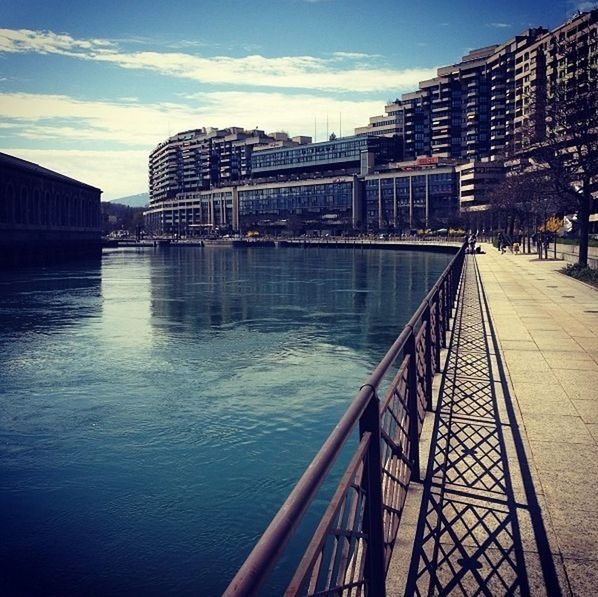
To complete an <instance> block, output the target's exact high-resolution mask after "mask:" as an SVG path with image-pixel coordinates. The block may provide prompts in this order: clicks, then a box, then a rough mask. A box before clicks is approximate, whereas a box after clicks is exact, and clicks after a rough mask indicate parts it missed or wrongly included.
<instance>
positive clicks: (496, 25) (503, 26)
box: [488, 23, 512, 29]
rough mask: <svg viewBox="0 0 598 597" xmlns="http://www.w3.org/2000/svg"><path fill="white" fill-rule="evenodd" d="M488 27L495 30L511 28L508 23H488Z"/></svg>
mask: <svg viewBox="0 0 598 597" xmlns="http://www.w3.org/2000/svg"><path fill="white" fill-rule="evenodd" d="M488 27H494V28H496V29H508V28H509V27H512V25H511V24H510V23H488Z"/></svg>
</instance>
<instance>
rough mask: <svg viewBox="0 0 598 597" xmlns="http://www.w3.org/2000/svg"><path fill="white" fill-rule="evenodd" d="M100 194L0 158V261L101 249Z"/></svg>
mask: <svg viewBox="0 0 598 597" xmlns="http://www.w3.org/2000/svg"><path fill="white" fill-rule="evenodd" d="M101 193H102V191H101V190H100V189H97V188H95V187H92V186H90V185H87V184H85V183H82V182H79V181H77V180H74V179H72V178H69V177H67V176H64V175H62V174H59V173H58V172H53V171H52V170H48V169H47V168H42V167H41V166H38V165H37V164H34V163H32V162H28V161H26V160H21V159H19V158H16V157H14V156H10V155H7V154H4V153H0V262H3V263H11V262H17V261H19V260H20V258H21V257H23V258H25V257H35V256H36V255H49V254H56V255H65V256H68V255H75V254H80V253H86V252H89V251H97V250H99V248H100V247H101V209H100V195H101Z"/></svg>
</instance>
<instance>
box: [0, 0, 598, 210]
mask: <svg viewBox="0 0 598 597" xmlns="http://www.w3.org/2000/svg"><path fill="white" fill-rule="evenodd" d="M81 5H82V6H81ZM591 6H592V3H591V2H585V1H577V0H552V1H547V2H546V1H540V0H519V1H515V0H503V1H501V2H486V3H483V2H479V0H477V1H471V0H453V1H452V2H448V1H447V2H445V1H442V2H440V1H439V2H431V1H425V0H424V1H420V2H406V1H404V0H394V1H391V0H388V1H387V0H380V1H376V0H371V1H370V2H364V1H363V0H360V1H353V0H244V1H241V0H195V1H185V2H176V1H173V2H169V3H166V2H164V1H163V0H162V1H160V2H154V1H153V0H146V1H145V2H140V1H137V0H127V1H126V2H125V1H123V0H119V1H105V0H97V1H95V2H87V1H83V2H80V3H74V2H72V1H68V2H67V1H57V0H47V1H45V2H35V1H30V0H20V1H18V2H16V1H12V0H0V151H3V152H6V153H10V154H13V155H17V156H19V157H22V158H24V159H28V160H32V161H34V162H37V163H39V164H41V165H44V166H46V167H49V168H52V169H55V170H59V171H61V172H63V173H65V174H68V175H70V176H74V177H76V178H79V179H80V180H83V181H85V182H88V183H90V184H94V185H96V186H99V187H100V188H101V189H103V190H104V195H103V197H104V199H112V198H115V197H119V196H123V195H129V194H135V193H139V192H143V191H146V190H147V156H148V153H149V152H150V151H151V149H152V148H153V147H154V146H155V145H156V144H158V143H159V142H161V141H163V140H164V139H165V138H166V137H168V136H169V134H174V133H176V132H178V131H182V130H187V129H191V128H198V127H201V126H217V127H226V126H242V127H245V128H253V127H256V126H257V127H259V128H261V129H264V130H265V131H266V132H273V131H277V130H284V131H287V132H288V133H289V134H291V135H301V134H303V135H310V136H312V137H313V136H314V133H316V135H317V140H319V141H322V140H324V138H325V135H326V131H327V130H328V132H329V133H331V132H333V131H334V132H335V133H336V134H337V135H338V134H339V133H341V132H342V134H343V135H348V134H351V133H352V131H353V129H354V127H356V126H362V125H365V124H367V122H368V118H369V116H373V115H375V114H381V113H382V112H383V108H384V104H385V103H386V102H387V101H388V100H390V99H394V98H395V97H398V96H400V94H401V93H404V92H406V91H411V90H413V89H416V88H417V83H418V81H420V80H423V79H426V78H430V77H432V76H434V73H435V69H436V68H437V67H439V66H444V65H447V64H451V63H454V62H458V61H459V59H460V58H461V56H462V55H463V54H465V53H467V52H468V51H469V50H470V49H473V48H478V47H483V46H487V45H490V44H493V43H500V42H502V41H505V40H506V39H508V38H509V37H512V36H513V35H516V34H518V33H521V32H522V31H524V30H525V29H527V28H528V27H535V26H539V25H542V26H544V27H547V28H553V27H555V26H557V25H559V24H560V23H561V22H563V21H564V20H565V19H566V18H567V17H568V16H570V15H571V14H572V13H573V12H574V11H575V10H576V9H582V10H584V9H586V10H587V9H589V8H591ZM327 122H328V126H327ZM341 126H342V130H341Z"/></svg>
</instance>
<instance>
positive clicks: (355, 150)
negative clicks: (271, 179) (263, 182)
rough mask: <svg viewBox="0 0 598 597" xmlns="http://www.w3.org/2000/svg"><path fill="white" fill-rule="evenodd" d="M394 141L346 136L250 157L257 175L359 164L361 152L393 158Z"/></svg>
mask: <svg viewBox="0 0 598 597" xmlns="http://www.w3.org/2000/svg"><path fill="white" fill-rule="evenodd" d="M394 148H395V142H394V140H392V139H386V138H377V137H362V136H360V137H344V138H342V139H335V140H333V141H326V142H324V143H312V144H310V145H300V146H298V147H287V148H285V149H269V150H264V151H256V152H254V153H253V154H252V156H251V171H252V173H253V174H254V175H259V174H266V173H268V172H276V171H284V170H293V169H300V168H315V167H319V168H326V169H330V168H331V167H339V166H340V165H342V164H347V165H350V164H353V165H354V166H358V165H359V160H360V156H361V152H363V151H372V152H375V153H376V156H377V157H378V156H379V157H380V159H381V160H388V159H392V158H393V157H394Z"/></svg>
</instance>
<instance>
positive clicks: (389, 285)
mask: <svg viewBox="0 0 598 597" xmlns="http://www.w3.org/2000/svg"><path fill="white" fill-rule="evenodd" d="M449 259H450V255H448V254H447V255H438V254H432V253H419V252H410V251H409V252H408V251H405V252H400V253H399V252H394V251H388V252H387V251H353V250H350V249H335V250H330V249H316V248H312V249H309V250H302V249H295V248H288V249H287V248H279V249H273V248H268V247H263V248H254V249H243V248H225V247H222V248H216V247H215V248H211V247H210V248H204V249H201V250H198V251H193V250H189V249H186V250H179V249H172V248H171V249H168V250H165V251H161V252H158V253H156V254H155V255H153V256H152V263H151V270H150V279H151V314H152V325H153V326H154V327H155V328H157V329H162V330H163V331H164V332H166V333H181V332H182V330H184V333H185V334H189V333H191V334H193V333H196V334H197V338H198V341H201V339H202V338H204V339H208V338H209V337H210V335H212V334H217V333H219V330H221V329H223V328H226V327H228V326H230V325H233V326H236V325H239V324H240V325H242V326H244V327H245V328H246V329H248V330H249V331H251V332H256V333H260V332H261V333H264V332H277V331H281V332H282V331H287V330H288V329H289V328H293V327H295V328H296V331H297V333H304V332H306V331H307V330H310V332H309V333H310V334H313V333H317V334H318V335H320V334H321V338H320V340H321V341H325V342H331V343H334V344H338V345H341V346H347V347H357V345H359V347H360V348H363V347H371V348H372V350H373V351H374V352H373V353H372V354H373V355H374V356H375V357H379V356H380V353H381V352H383V351H384V350H385V349H386V348H388V346H390V344H391V343H392V341H393V340H394V339H395V337H396V335H397V333H398V331H399V330H400V329H401V328H402V326H403V325H404V324H405V323H406V322H407V320H408V319H409V317H410V316H411V314H412V313H413V311H415V309H416V308H417V306H418V305H419V303H420V302H421V300H422V298H423V297H424V295H425V294H426V292H427V291H428V289H429V288H431V287H432V285H433V284H434V282H435V281H436V280H437V279H438V276H439V275H440V273H441V272H442V270H443V269H444V267H445V266H446V263H447V262H448V260H449Z"/></svg>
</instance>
